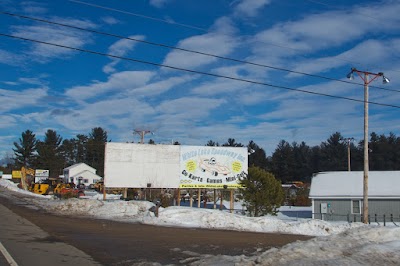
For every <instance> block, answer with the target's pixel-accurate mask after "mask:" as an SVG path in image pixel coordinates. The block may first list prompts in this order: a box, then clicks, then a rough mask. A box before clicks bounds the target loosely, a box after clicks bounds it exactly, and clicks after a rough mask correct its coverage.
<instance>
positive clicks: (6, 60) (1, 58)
mask: <svg viewBox="0 0 400 266" xmlns="http://www.w3.org/2000/svg"><path fill="white" fill-rule="evenodd" d="M22 62H23V58H22V57H21V56H20V55H18V54H13V53H10V52H8V51H6V50H1V49H0V63H1V64H6V65H11V66H17V65H20V64H21V63H22Z"/></svg>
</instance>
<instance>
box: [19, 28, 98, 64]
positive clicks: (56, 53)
mask: <svg viewBox="0 0 400 266" xmlns="http://www.w3.org/2000/svg"><path fill="white" fill-rule="evenodd" d="M12 29H13V31H14V35H16V36H19V37H23V38H28V39H34V40H39V41H46V42H49V43H54V44H59V45H64V46H69V47H75V48H81V47H83V46H84V45H85V44H86V43H88V42H90V41H91V39H90V35H89V34H87V33H83V32H80V31H73V30H66V29H65V28H59V27H50V26H13V27H12ZM24 52H25V53H27V54H29V55H30V56H31V59H32V60H37V61H41V62H46V61H48V60H50V59H51V58H60V57H64V56H66V55H70V54H72V53H74V51H73V50H70V49H65V48H60V47H55V46H50V45H46V44H40V43H34V44H32V45H31V49H30V50H28V51H24Z"/></svg>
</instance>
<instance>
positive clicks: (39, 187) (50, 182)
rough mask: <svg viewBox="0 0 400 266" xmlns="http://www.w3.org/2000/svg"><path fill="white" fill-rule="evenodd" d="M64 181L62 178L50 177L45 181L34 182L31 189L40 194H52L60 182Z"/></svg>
mask: <svg viewBox="0 0 400 266" xmlns="http://www.w3.org/2000/svg"><path fill="white" fill-rule="evenodd" d="M60 183H62V179H61V178H51V177H50V178H48V179H46V180H45V181H42V182H39V183H33V184H32V185H31V186H30V187H29V190H30V191H31V192H33V193H36V194H40V195H49V194H50V195H51V194H54V189H55V188H56V187H57V185H58V184H60Z"/></svg>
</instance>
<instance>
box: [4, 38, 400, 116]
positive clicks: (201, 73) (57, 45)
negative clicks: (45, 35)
mask: <svg viewBox="0 0 400 266" xmlns="http://www.w3.org/2000/svg"><path fill="white" fill-rule="evenodd" d="M0 36H4V37H9V38H14V39H19V40H24V41H30V42H35V43H40V44H46V45H50V46H55V47H60V48H65V49H69V50H75V51H80V52H85V53H90V54H95V55H101V56H106V57H112V58H117V59H121V60H127V61H131V62H137V63H141V64H147V65H153V66H158V67H165V68H169V69H174V70H178V71H184V72H188V73H193V74H200V75H205V76H210V77H216V78H224V79H229V80H235V81H240V82H245V83H250V84H254V85H262V86H267V87H273V88H277V89H284V90H289V91H295V92H303V93H307V94H311V95H319V96H325V97H330V98H336V99H343V100H348V101H353V102H360V103H364V102H365V101H363V100H359V99H354V98H348V97H344V96H337V95H331V94H326V93H320V92H313V91H308V90H303V89H294V88H289V87H285V86H279V85H273V84H269V83H264V82H260V81H254V80H247V79H241V78H235V77H230V76H225V75H219V74H214V73H208V72H202V71H197V70H192V69H186V68H181V67H174V66H169V65H165V64H159V63H154V62H149V61H145V60H140V59H134V58H128V57H122V56H116V55H112V54H107V53H101V52H97V51H92V50H87V49H82V48H76V47H70V46H66V45H61V44H55V43H49V42H45V41H39V40H34V39H29V38H24V37H19V36H14V35H9V34H4V33H0ZM368 103H369V104H374V105H380V106H386V107H393V108H399V109H400V106H397V105H391V104H384V103H377V102H370V101H368Z"/></svg>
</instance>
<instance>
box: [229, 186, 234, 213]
mask: <svg viewBox="0 0 400 266" xmlns="http://www.w3.org/2000/svg"><path fill="white" fill-rule="evenodd" d="M230 191H231V205H230V208H231V213H233V189H231V190H230Z"/></svg>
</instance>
